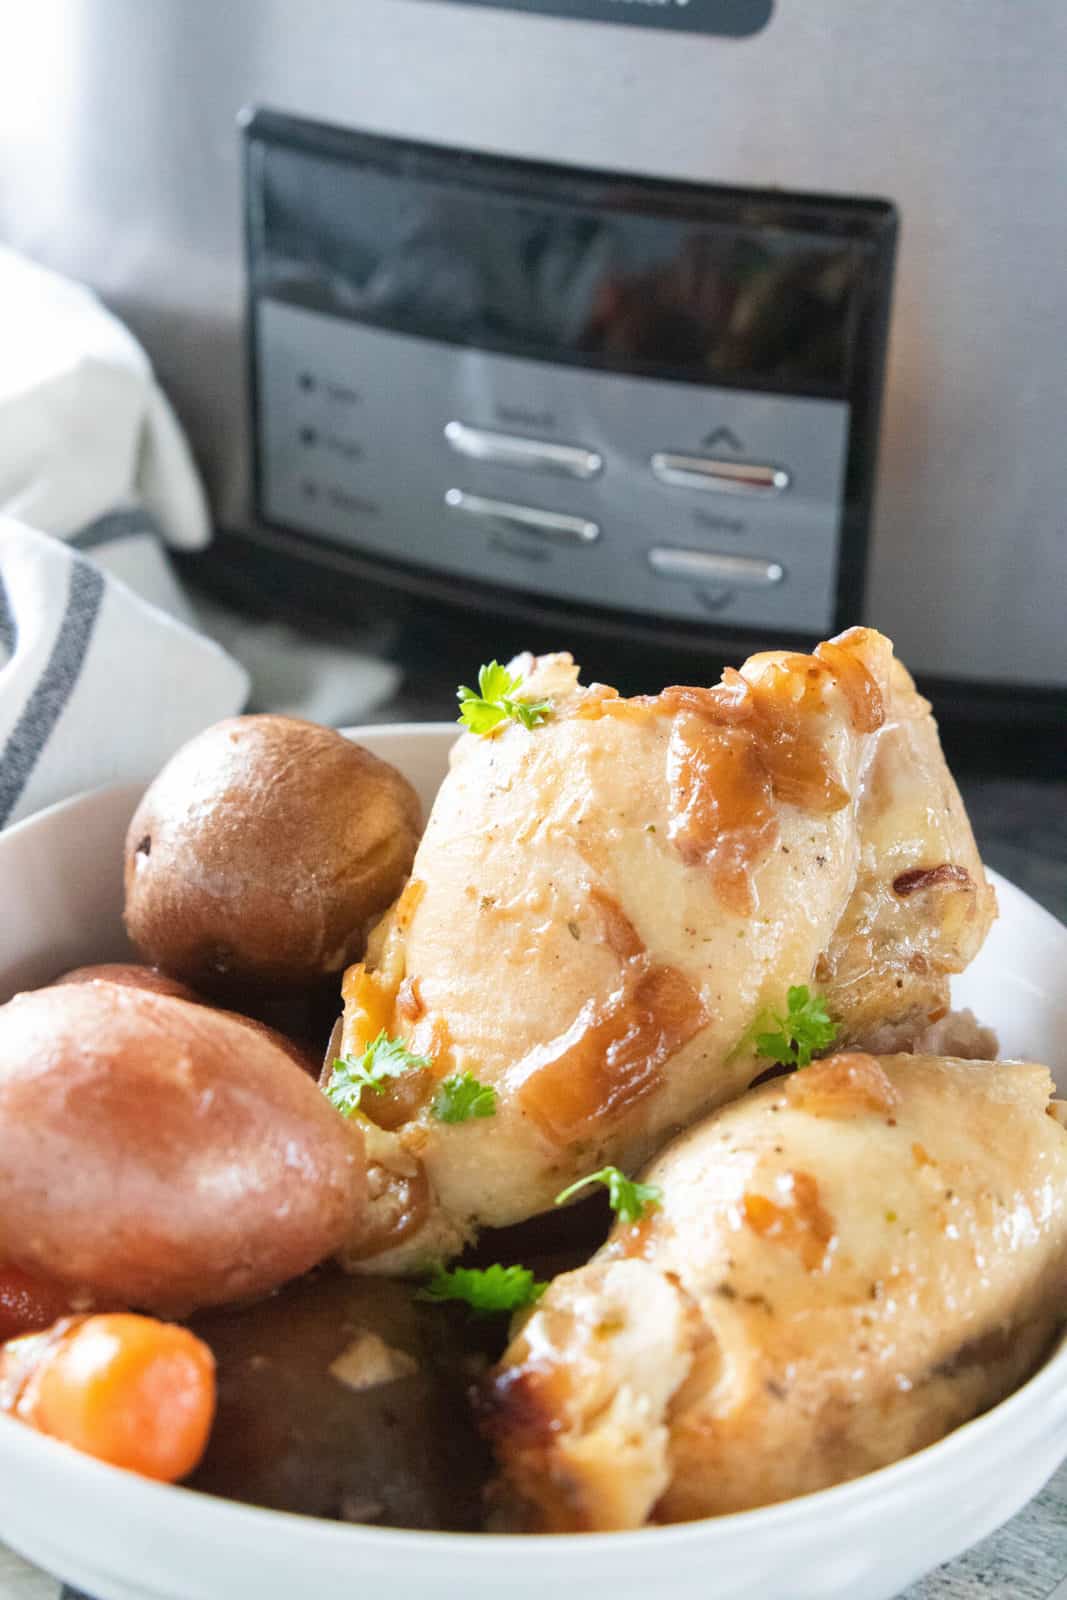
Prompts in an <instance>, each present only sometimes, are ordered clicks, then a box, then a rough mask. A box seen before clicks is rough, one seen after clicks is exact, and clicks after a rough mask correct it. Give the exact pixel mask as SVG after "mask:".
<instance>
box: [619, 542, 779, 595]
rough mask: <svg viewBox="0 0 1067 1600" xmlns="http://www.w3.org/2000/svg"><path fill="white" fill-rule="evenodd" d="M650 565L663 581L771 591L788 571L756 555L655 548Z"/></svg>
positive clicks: (669, 547) (651, 552)
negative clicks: (686, 581)
mask: <svg viewBox="0 0 1067 1600" xmlns="http://www.w3.org/2000/svg"><path fill="white" fill-rule="evenodd" d="M648 564H649V566H650V567H651V568H652V571H653V572H655V573H658V574H659V576H660V577H661V578H687V579H688V580H689V581H690V583H734V584H737V586H738V587H739V588H745V589H768V588H770V587H771V585H772V584H775V583H781V581H782V579H783V578H784V577H785V568H784V567H783V566H782V565H781V563H780V562H778V561H762V560H760V559H758V558H757V557H756V556H727V555H715V554H714V553H713V552H712V551H710V550H676V549H673V548H672V547H671V546H669V545H655V546H654V547H653V548H652V549H651V550H650V551H649V552H648Z"/></svg>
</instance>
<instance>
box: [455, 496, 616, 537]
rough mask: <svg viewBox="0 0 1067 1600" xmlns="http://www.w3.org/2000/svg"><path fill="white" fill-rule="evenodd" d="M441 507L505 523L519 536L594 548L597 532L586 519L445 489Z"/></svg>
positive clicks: (469, 515)
mask: <svg viewBox="0 0 1067 1600" xmlns="http://www.w3.org/2000/svg"><path fill="white" fill-rule="evenodd" d="M445 505H446V506H448V508H449V510H450V511H461V512H462V513H463V515H464V516H467V517H478V518H484V519H486V520H489V521H492V522H497V523H501V522H503V523H507V524H509V525H510V526H511V527H513V528H517V529H519V530H520V531H521V532H523V533H536V534H539V535H540V537H541V538H542V539H551V540H552V541H553V542H554V543H556V544H595V543H596V541H597V540H598V539H599V538H600V528H599V527H598V526H597V524H596V523H595V522H590V521H589V520H588V518H586V517H571V516H568V515H567V514H566V513H564V512H562V511H542V510H541V509H540V508H539V507H538V506H522V505H513V504H512V502H511V501H510V500H487V499H486V498H485V496H484V495H480V494H468V493H467V491H466V490H465V489H449V490H448V492H447V494H446V495H445Z"/></svg>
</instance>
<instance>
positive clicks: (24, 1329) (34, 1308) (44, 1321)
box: [0, 1267, 73, 1343]
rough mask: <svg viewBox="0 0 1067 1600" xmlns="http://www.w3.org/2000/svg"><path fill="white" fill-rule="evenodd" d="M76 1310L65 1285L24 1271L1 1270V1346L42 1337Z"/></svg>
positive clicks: (9, 1268) (17, 1269)
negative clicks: (31, 1336) (43, 1331)
mask: <svg viewBox="0 0 1067 1600" xmlns="http://www.w3.org/2000/svg"><path fill="white" fill-rule="evenodd" d="M72 1310H73V1307H72V1305H71V1299H70V1291H69V1290H68V1289H65V1288H63V1286H62V1285H61V1284H57V1283H50V1282H49V1280H48V1279H47V1278H38V1277H35V1276H34V1275H33V1274H32V1273H30V1272H23V1270H22V1268H21V1267H0V1343H3V1342H4V1341H5V1340H7V1339H18V1338H21V1337H22V1335H23V1334H26V1333H40V1331H41V1329H42V1328H49V1327H51V1325H52V1323H53V1322H57V1321H58V1320H59V1318H60V1317H66V1316H69V1315H70V1313H71V1311H72Z"/></svg>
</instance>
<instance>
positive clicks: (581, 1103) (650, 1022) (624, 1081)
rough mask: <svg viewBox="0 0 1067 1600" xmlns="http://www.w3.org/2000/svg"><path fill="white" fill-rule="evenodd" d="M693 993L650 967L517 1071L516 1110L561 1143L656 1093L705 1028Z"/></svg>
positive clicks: (672, 975) (670, 971) (676, 977)
mask: <svg viewBox="0 0 1067 1600" xmlns="http://www.w3.org/2000/svg"><path fill="white" fill-rule="evenodd" d="M706 1020H707V1018H706V1014H705V1011H704V1005H703V1002H702V1000H701V998H700V993H699V991H698V990H696V989H694V987H693V985H692V984H691V983H690V982H689V980H688V978H685V977H683V975H682V974H681V973H680V972H678V971H676V970H675V968H673V967H648V968H647V969H646V970H645V971H644V972H642V973H641V974H640V976H639V977H638V978H637V980H636V982H626V983H624V985H623V987H622V988H621V989H619V990H617V991H616V993H615V994H613V995H612V996H611V998H610V999H609V1000H608V1001H607V1002H606V1003H605V1004H603V1005H600V1006H598V1005H597V1004H596V1003H595V1002H593V1001H590V1002H589V1004H588V1005H586V1006H583V1008H582V1010H581V1011H580V1012H579V1014H578V1016H577V1018H576V1019H575V1021H574V1023H572V1025H571V1027H570V1028H568V1029H567V1031H566V1033H564V1034H563V1035H562V1036H561V1037H560V1038H558V1039H554V1040H553V1041H552V1042H551V1043H550V1044H548V1045H545V1046H543V1047H541V1048H540V1049H538V1050H535V1051H533V1052H531V1054H530V1056H528V1057H527V1059H526V1060H525V1061H521V1062H519V1064H518V1066H517V1068H516V1069H515V1074H516V1078H517V1080H518V1081H519V1084H520V1087H519V1091H518V1098H519V1103H520V1104H521V1106H522V1108H523V1110H524V1111H526V1112H528V1113H529V1115H530V1116H532V1117H533V1118H534V1119H535V1121H536V1122H538V1123H539V1124H540V1126H541V1127H542V1128H543V1129H544V1131H545V1132H546V1133H547V1134H548V1135H549V1136H550V1137H551V1138H552V1139H554V1140H555V1141H556V1142H558V1143H559V1144H569V1143H571V1141H573V1140H574V1139H577V1138H581V1137H582V1136H583V1135H585V1134H588V1133H590V1132H592V1131H593V1130H595V1129H598V1128H599V1127H600V1126H601V1125H602V1124H603V1123H604V1122H605V1121H607V1120H608V1119H610V1118H612V1117H615V1116H618V1115H619V1114H620V1113H622V1112H624V1111H628V1110H630V1108H631V1107H632V1106H634V1105H636V1104H637V1102H638V1101H640V1100H643V1099H644V1098H645V1097H646V1096H647V1095H650V1094H652V1093H653V1092H654V1091H655V1090H656V1089H658V1088H659V1086H660V1084H661V1083H662V1081H663V1067H664V1065H665V1064H666V1062H667V1061H669V1060H670V1058H671V1056H672V1055H674V1053H675V1051H676V1050H680V1049H681V1047H682V1045H684V1044H686V1043H688V1041H689V1040H690V1039H691V1038H692V1037H693V1035H694V1034H695V1033H697V1032H698V1031H699V1029H700V1028H702V1027H703V1026H704V1023H705V1022H706Z"/></svg>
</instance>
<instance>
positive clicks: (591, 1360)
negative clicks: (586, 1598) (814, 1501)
mask: <svg viewBox="0 0 1067 1600" xmlns="http://www.w3.org/2000/svg"><path fill="white" fill-rule="evenodd" d="M1050 1090H1051V1079H1050V1076H1049V1073H1048V1071H1047V1070H1046V1069H1045V1068H1044V1067H1038V1066H1031V1065H1026V1064H1022V1063H1008V1064H1002V1063H986V1062H982V1063H974V1062H963V1061H958V1060H951V1059H936V1058H927V1057H918V1056H888V1057H885V1058H883V1059H882V1060H881V1061H879V1060H876V1059H875V1058H873V1057H871V1056H865V1055H861V1054H851V1055H841V1056H836V1057H833V1058H831V1059H829V1060H827V1061H825V1062H820V1063H816V1064H815V1065H814V1066H812V1067H810V1068H807V1069H805V1070H802V1071H800V1072H798V1073H796V1074H795V1075H794V1076H792V1077H790V1078H788V1079H784V1080H778V1081H776V1082H773V1083H769V1084H766V1085H764V1086H763V1087H761V1088H759V1089H756V1090H753V1091H752V1092H751V1093H749V1094H748V1095H746V1096H745V1097H744V1098H743V1099H742V1100H740V1101H738V1102H736V1103H735V1104H734V1105H731V1106H729V1107H726V1108H725V1109H723V1110H721V1111H719V1112H717V1113H715V1114H714V1115H712V1116H711V1117H710V1118H708V1119H707V1120H706V1121H705V1122H703V1123H701V1124H700V1125H698V1126H697V1127H695V1128H693V1129H692V1130H691V1131H690V1132H688V1133H686V1134H684V1135H683V1136H682V1137H681V1138H680V1139H678V1140H677V1141H676V1142H675V1143H674V1144H673V1145H672V1146H671V1147H670V1148H669V1149H667V1150H666V1151H665V1152H664V1153H663V1154H662V1155H661V1156H660V1157H659V1159H658V1160H657V1161H656V1162H655V1163H653V1165H652V1167H651V1168H650V1169H649V1171H648V1172H647V1173H646V1174H644V1177H645V1179H646V1180H647V1181H649V1182H652V1183H655V1184H658V1185H659V1186H660V1188H661V1190H662V1205H661V1206H660V1208H659V1209H657V1210H654V1211H649V1212H647V1213H646V1215H645V1217H644V1218H643V1219H642V1220H641V1221H640V1222H638V1223H635V1224H632V1225H630V1226H626V1227H624V1226H622V1225H619V1226H617V1227H616V1229H615V1231H614V1233H613V1234H612V1236H611V1237H610V1238H609V1240H608V1242H607V1243H606V1244H605V1246H604V1247H603V1248H602V1249H601V1251H600V1252H599V1254H598V1255H597V1256H595V1257H594V1258H593V1260H592V1261H591V1262H590V1263H589V1264H588V1265H587V1266H585V1267H582V1268H580V1269H579V1270H578V1271H576V1272H571V1273H568V1274H566V1275H564V1276H563V1277H560V1278H557V1279H556V1280H555V1281H554V1282H553V1283H552V1284H551V1285H550V1287H549V1289H548V1291H547V1293H546V1294H545V1296H544V1298H543V1299H542V1300H541V1302H540V1303H539V1305H538V1306H537V1307H536V1309H535V1310H534V1311H533V1312H532V1314H530V1315H529V1317H528V1319H527V1320H526V1322H525V1324H524V1326H522V1327H521V1329H520V1331H519V1332H518V1334H517V1336H516V1337H515V1338H514V1340H513V1343H512V1345H511V1347H510V1349H509V1350H508V1351H507V1353H506V1355H505V1357H504V1359H503V1361H502V1362H501V1363H500V1365H499V1367H498V1368H497V1369H496V1371H495V1373H494V1374H493V1375H491V1379H490V1382H489V1388H488V1398H487V1401H486V1430H487V1432H488V1434H489V1436H490V1438H491V1440H492V1442H493V1444H494V1446H495V1449H496V1452H497V1455H498V1459H499V1464H500V1469H501V1478H500V1482H499V1485H498V1496H499V1503H500V1507H501V1518H500V1520H501V1522H502V1524H503V1525H504V1526H511V1527H521V1528H528V1529H534V1530H541V1531H555V1532H562V1531H581V1530H587V1529H598V1530H607V1529H615V1528H635V1527H639V1526H641V1525H642V1524H643V1523H645V1522H648V1521H653V1522H676V1521H684V1520H688V1519H690V1518H693V1517H703V1516H711V1515H715V1514H718V1513H721V1512H728V1511H740V1510H744V1509H746V1508H749V1507H753V1506H760V1505H766V1504H768V1503H770V1502H773V1501H778V1500H784V1499H786V1498H788V1497H790V1496H793V1495H798V1494H804V1493H808V1492H810V1491H812V1490H816V1489H821V1488H826V1487H828V1486H829V1485H831V1484H834V1483H839V1482H841V1481H843V1480H845V1479H848V1478H853V1477H856V1476H858V1475H859V1474H861V1473H863V1472H868V1471H870V1470H872V1469H873V1468H875V1467H879V1466H883V1465H885V1464H887V1463H888V1462H891V1461H895V1460H897V1459H898V1458H900V1457H901V1456H904V1455H907V1454H908V1453H909V1452H911V1451H913V1450H917V1449H919V1448H921V1447H922V1446H924V1445H927V1444H930V1443H932V1442H933V1441H934V1440H936V1439H938V1438H940V1437H942V1436H943V1435H944V1434H945V1433H947V1432H948V1431H949V1430H950V1429H952V1428H955V1427H957V1426H958V1425H959V1424H961V1423H962V1422H965V1421H967V1420H968V1419H969V1418H971V1417H973V1416H975V1415H976V1414H977V1413H978V1412H980V1411H982V1410H985V1409H986V1408H987V1407H989V1406H991V1405H993V1404H994V1403H995V1402H996V1401H998V1400H1000V1399H1001V1398H1002V1397H1003V1396H1004V1395H1006V1394H1007V1393H1008V1392H1009V1391H1010V1390H1011V1389H1012V1388H1014V1387H1015V1386H1016V1385H1017V1384H1018V1383H1019V1382H1020V1381H1022V1379H1023V1378H1025V1377H1026V1376H1027V1374H1028V1373H1029V1372H1030V1371H1031V1370H1032V1368H1033V1367H1034V1366H1035V1365H1036V1364H1037V1362H1038V1361H1039V1359H1040V1358H1041V1356H1042V1354H1043V1353H1044V1351H1045V1349H1046V1348H1047V1346H1048V1344H1049V1342H1050V1340H1051V1338H1052V1336H1053V1334H1054V1331H1055V1329H1056V1327H1057V1325H1058V1324H1059V1323H1060V1322H1062V1319H1063V1316H1064V1309H1063V1308H1064V1291H1065V1289H1067V1130H1065V1129H1064V1128H1063V1127H1062V1126H1061V1124H1060V1123H1059V1121H1057V1120H1056V1118H1055V1117H1054V1116H1049V1115H1046V1111H1047V1110H1048V1107H1049V1094H1050Z"/></svg>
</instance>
